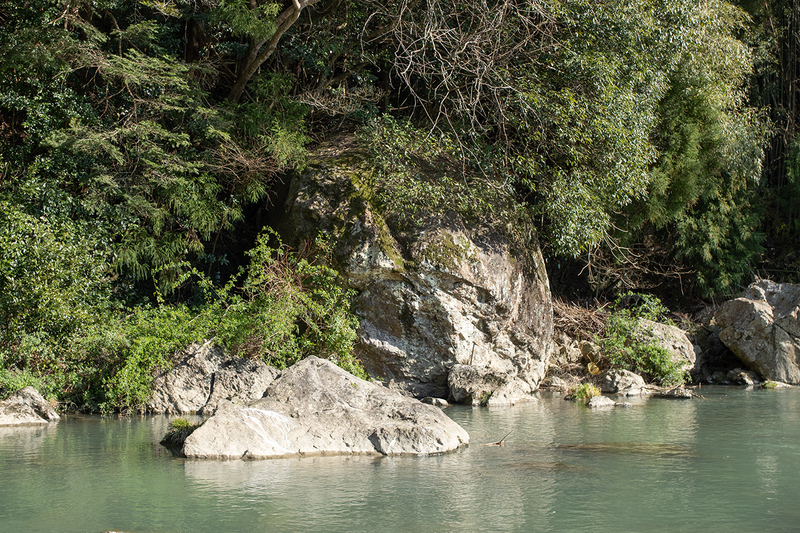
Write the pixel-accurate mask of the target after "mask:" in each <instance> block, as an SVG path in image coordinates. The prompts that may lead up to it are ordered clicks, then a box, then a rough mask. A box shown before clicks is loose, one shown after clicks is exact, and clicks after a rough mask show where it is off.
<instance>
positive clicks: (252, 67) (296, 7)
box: [228, 0, 319, 102]
mask: <svg viewBox="0 0 800 533" xmlns="http://www.w3.org/2000/svg"><path fill="white" fill-rule="evenodd" d="M317 2H319V0H292V5H291V6H289V7H287V8H286V9H284V10H283V11H282V12H281V14H280V15H278V18H276V19H275V25H276V27H277V28H276V30H275V33H274V34H273V35H272V37H270V38H269V40H268V41H267V40H264V41H261V42H255V41H252V42H251V43H250V47H249V48H248V50H247V58H246V60H245V63H244V64H243V65H242V70H241V72H240V73H239V77H238V78H236V82H235V83H234V84H233V87H232V88H231V92H230V93H228V101H229V102H238V101H239V98H241V97H242V94H243V93H244V88H245V86H246V85H247V82H248V81H250V78H252V77H253V74H255V73H256V71H257V70H258V69H259V67H260V66H261V65H263V64H264V61H266V60H267V59H269V57H270V56H271V55H272V54H273V52H275V49H276V48H277V47H278V42H279V41H280V40H281V37H283V34H284V33H286V30H288V29H289V28H291V27H292V25H293V24H294V23H295V22H296V21H297V19H298V18H299V17H300V12H301V11H302V10H303V9H304V8H306V7H308V6H311V5H313V4H316V3H317ZM262 46H263V47H264V48H263V49H261V48H262Z"/></svg>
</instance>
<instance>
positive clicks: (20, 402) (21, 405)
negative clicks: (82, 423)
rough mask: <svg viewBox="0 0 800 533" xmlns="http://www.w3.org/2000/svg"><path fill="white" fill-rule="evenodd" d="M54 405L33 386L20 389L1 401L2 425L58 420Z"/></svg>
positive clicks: (34, 423)
mask: <svg viewBox="0 0 800 533" xmlns="http://www.w3.org/2000/svg"><path fill="white" fill-rule="evenodd" d="M58 419H59V416H58V413H56V411H55V409H53V406H51V405H50V403H49V402H48V401H47V400H45V399H44V398H42V395H41V394H39V391H37V390H36V389H34V388H33V387H25V388H23V389H20V390H18V391H17V392H15V393H14V394H12V395H11V396H9V397H8V398H6V399H5V400H3V401H2V402H0V426H29V425H39V424H47V423H50V422H56V421H57V420H58Z"/></svg>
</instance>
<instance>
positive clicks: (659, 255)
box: [0, 0, 800, 401]
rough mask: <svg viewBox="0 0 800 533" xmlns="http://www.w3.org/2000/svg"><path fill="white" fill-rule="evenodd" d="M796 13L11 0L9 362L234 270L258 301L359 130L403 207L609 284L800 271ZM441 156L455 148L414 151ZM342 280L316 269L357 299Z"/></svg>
mask: <svg viewBox="0 0 800 533" xmlns="http://www.w3.org/2000/svg"><path fill="white" fill-rule="evenodd" d="M797 7H798V6H797V0H781V1H775V2H772V1H770V2H745V1H740V2H727V1H724V0H673V1H665V0H609V1H604V2H596V1H592V0H558V1H556V0H458V1H449V0H448V1H445V0H281V1H277V0H276V1H266V0H30V1H26V2H18V1H15V0H0V26H2V30H3V31H2V32H0V57H2V62H0V74H2V75H0V154H1V155H0V205H2V214H1V217H0V250H2V257H1V258H0V290H1V291H2V294H0V313H2V316H3V317H4V320H3V322H2V325H0V354H2V361H0V363H1V364H0V366H1V367H2V368H4V369H6V370H7V371H10V370H8V369H12V370H13V371H14V372H23V373H24V372H28V371H32V369H35V368H40V369H41V368H44V367H42V366H41V365H40V366H36V365H37V364H39V363H36V362H35V361H33V360H32V359H31V358H30V357H28V356H27V355H24V354H30V353H42V354H44V353H45V352H47V350H50V352H47V353H51V352H52V346H53V343H56V342H61V341H64V340H65V339H74V338H90V337H91V335H90V332H89V331H88V330H87V328H89V327H90V326H91V324H92V322H93V320H95V321H97V320H100V321H103V320H105V321H108V319H107V318H98V317H109V316H113V317H120V316H128V317H134V316H136V317H140V318H141V317H142V316H145V315H146V314H147V313H146V312H145V311H143V309H145V307H143V306H151V308H152V309H156V310H158V309H161V311H152V312H153V313H156V314H158V313H160V312H162V311H163V309H162V308H161V307H159V306H161V305H167V306H168V305H177V306H180V305H187V306H189V307H187V308H186V309H189V310H187V311H186V312H187V313H188V314H187V315H186V316H199V315H198V313H199V311H198V309H199V307H197V306H200V307H202V306H203V305H206V306H209V305H211V304H212V303H213V302H211V300H209V299H208V295H209V294H210V292H209V291H210V288H209V287H211V286H214V287H217V288H220V287H223V286H225V284H226V283H228V282H229V281H230V280H233V279H235V280H238V281H237V282H235V283H234V286H231V287H230V290H231V291H232V293H231V294H236V295H238V296H237V297H242V298H245V300H247V301H248V302H253V301H259V300H258V298H257V297H256V296H255V294H254V293H253V294H250V295H249V296H247V295H248V293H247V290H246V287H245V286H244V283H245V282H244V280H245V279H247V277H246V276H247V275H246V274H245V273H244V270H246V269H247V266H248V264H250V262H251V261H252V255H248V252H250V251H252V250H254V249H257V247H258V246H259V245H257V242H261V241H257V238H258V235H259V234H261V233H262V230H263V229H264V228H263V226H264V225H265V220H266V219H267V218H268V217H266V216H261V214H262V212H264V211H269V210H270V209H271V208H270V201H271V198H272V197H274V195H276V194H277V190H278V185H279V184H280V182H281V179H282V177H283V176H284V173H285V172H286V171H288V170H291V169H297V168H302V166H303V165H304V164H305V155H306V149H307V148H308V146H310V145H313V143H315V142H318V141H321V140H324V139H325V138H327V137H329V136H332V135H335V134H338V133H341V132H343V131H344V132H347V133H356V134H358V135H360V136H361V138H362V139H367V140H368V142H369V146H370V147H371V149H372V152H373V153H372V156H373V162H374V164H375V166H376V169H377V170H378V172H379V174H380V176H382V178H381V179H380V180H379V183H378V185H379V190H378V191H377V193H378V196H377V198H378V199H379V200H380V201H381V202H383V205H384V206H385V207H386V208H387V209H392V210H394V211H396V212H398V215H397V216H398V217H401V218H403V220H402V222H403V223H408V224H413V223H414V216H413V213H415V212H420V210H423V211H425V212H426V213H428V214H430V215H434V216H435V215H437V214H438V215H442V214H443V213H445V212H446V211H450V210H456V211H457V212H459V213H461V214H462V216H464V218H465V219H471V220H478V219H480V220H481V221H483V222H485V223H489V224H491V225H493V226H494V227H495V228H497V229H498V230H501V231H505V232H506V233H507V234H508V236H509V237H510V238H511V240H512V241H513V242H514V245H515V249H516V250H517V251H518V252H519V253H525V250H526V249H527V248H528V247H530V246H533V245H535V243H536V242H537V241H539V242H541V243H542V245H543V248H544V250H545V254H546V256H547V257H548V258H549V260H550V261H551V264H560V263H561V262H562V261H563V262H568V261H578V262H579V263H580V264H581V266H586V267H588V268H585V269H584V272H585V273H586V275H587V276H588V278H589V281H590V282H591V283H592V284H593V286H594V288H595V289H596V290H597V291H598V292H599V291H608V292H609V293H617V292H625V291H627V290H637V289H639V290H641V289H648V288H653V287H658V286H665V285H664V284H666V283H669V279H671V278H672V277H679V278H680V281H679V282H680V284H681V288H682V289H684V288H685V290H686V291H687V292H690V293H693V294H696V295H699V296H710V295H715V294H730V293H732V292H734V291H735V290H736V289H737V287H738V286H739V285H740V284H741V283H743V282H744V281H746V280H747V277H748V276H750V275H751V273H752V272H753V271H754V270H755V269H757V268H758V267H759V266H761V267H764V266H766V267H769V268H774V269H776V270H780V269H781V268H782V267H787V268H788V270H792V268H793V267H794V265H796V261H797V260H796V259H794V256H793V255H792V254H791V253H790V252H788V251H787V250H789V248H791V247H792V246H793V245H795V244H796V243H797V239H798V236H799V235H800V224H799V223H798V222H797V216H796V214H797V208H796V206H797V205H799V204H798V202H797V199H798V194H800V187H798V186H797V177H798V176H800V171H798V168H800V167H798V164H797V161H798V160H800V158H799V157H798V156H797V152H798V148H797V147H798V146H800V143H798V142H797V141H796V139H795V127H794V124H795V120H794V118H795V115H796V109H797V106H795V105H794V104H795V103H796V100H797V93H796V89H795V87H796V83H794V81H795V78H796V65H797V64H798V61H797V57H796V50H797V49H798V47H797V43H798V42H800V40H799V38H798V35H800V33H798V30H797V28H798V24H797V20H796V17H797V13H798V10H797ZM765 150H766V151H765ZM425 158H429V159H431V158H432V159H434V160H442V161H447V164H446V165H443V166H441V168H438V169H437V172H432V173H430V174H429V175H425V176H422V175H418V174H415V173H413V172H410V171H408V170H409V169H410V168H411V167H410V166H409V165H407V163H408V162H413V161H419V160H422V159H425ZM437 158H439V159H437ZM395 208H397V209H395ZM401 208H402V209H401ZM273 244H275V243H273ZM262 245H263V242H262ZM276 246H277V244H276ZM276 249H280V247H278V248H276ZM260 257H261V258H262V263H263V262H264V261H266V259H264V258H265V257H272V256H270V254H269V253H267V252H266V251H264V250H263V249H262V251H261V253H260ZM765 258H766V260H765ZM293 261H294V260H293ZM296 261H300V259H296ZM296 261H295V264H296V265H299V264H300V263H297V262H296ZM793 261H794V262H793ZM240 267H241V268H242V269H244V270H243V271H242V273H241V275H239V276H238V277H237V272H239V269H240ZM304 268H305V267H304ZM328 274H329V273H328ZM326 275H327V274H326ZM312 277H313V276H312ZM323 277H324V276H323ZM334 278H335V276H334V277H331V278H325V280H324V281H319V279H321V278H314V279H317V282H319V283H320V284H322V285H324V286H325V287H326V290H327V291H328V293H327V294H328V295H329V296H330V297H331V298H333V300H336V298H338V296H335V295H340V293H339V292H337V291H338V289H336V288H335V286H336V284H337V283H339V282H338V281H336V280H335V279H334ZM295 279H296V280H297V281H298V283H300V285H302V284H303V283H312V280H311V278H309V277H306V276H300V277H297V278H295ZM204 283H205V284H206V285H205V287H206V288H205V289H203V288H202V287H203V286H204V285H203V284H204ZM209 283H210V284H211V285H208V284H209ZM237 283H238V285H237ZM315 283H316V282H315ZM684 284H685V285H686V286H685V287H684ZM211 292H213V291H211ZM212 300H213V298H212ZM333 300H331V301H333ZM337 301H338V300H337ZM214 305H217V304H214ZM248 305H250V304H248ZM253 305H255V304H253ZM264 305H266V304H264ZM298 305H299V304H298ZM309 305H310V304H309ZM331 305H333V304H331ZM192 306H195V307H192ZM300 307H302V306H300ZM300 307H297V309H300ZM205 309H206V310H208V309H211V308H210V307H206V308H205ZM134 310H136V312H135V313H134V312H133V311H134ZM148 312H149V311H148ZM176 312H177V311H176ZM181 312H183V311H181ZM208 312H210V311H208ZM137 313H138V314H137ZM142 313H144V314H142ZM193 313H194V314H193ZM298 313H300V311H298ZM301 314H302V313H301ZM178 315H180V313H178ZM178 315H175V314H174V313H173V315H170V316H173V317H174V316H178ZM180 316H183V315H180ZM298 316H299V315H298ZM304 316H305V315H304ZM318 316H319V317H322V316H326V315H325V313H323V312H320V313H318ZM92 317H94V318H92ZM132 320H133V319H132ZM136 320H138V319H136ZM176 320H177V319H176ZM314 320H316V319H314ZM314 320H312V319H308V320H306V322H307V324H317V322H315V321H314ZM319 320H320V321H324V320H325V319H323V318H319ZM198 322H199V321H198ZM345 322H347V321H345ZM351 325H352V324H351ZM126 327H128V329H127V330H126V331H133V330H135V329H136V328H135V327H134V326H132V325H131V323H128V325H127V326H126ZM137 327H138V326H137ZM306 327H308V326H307V325H306V326H303V328H306ZM213 329H214V328H213V327H211V326H209V328H207V330H205V332H206V333H207V332H208V331H211V330H213ZM233 329H235V328H233ZM312 329H313V328H312ZM323 329H324V328H323ZM136 331H144V330H136ZM231 331H233V330H231ZM297 331H298V332H299V331H300V330H297ZM303 331H306V330H305V329H303ZM298 334H299V333H298ZM187 335H188V334H187ZM192 335H194V333H192ZM231 335H233V334H231ZM337 335H338V334H337ZM190 336H191V335H189V337H190ZM340 336H342V338H349V337H347V335H346V334H343V333H342V334H341V335H340ZM323 337H324V335H323ZM182 338H183V337H182ZM186 338H188V337H186ZM233 338H234V337H230V339H233ZM297 338H298V339H299V338H300V337H297ZM320 339H322V337H320V338H318V339H317V340H316V341H314V342H319V343H323V344H324V342H329V341H330V339H328V340H326V341H323V340H320ZM184 340H185V339H184ZM231 342H234V341H233V340H231ZM302 342H305V341H301V340H297V342H296V343H295V344H296V345H297V346H300V345H302ZM330 342H333V341H330ZM348 342H349V341H348ZM37 343H38V344H37ZM48 343H50V344H48ZM298 343H299V344H298ZM344 344H346V343H344ZM34 345H35V346H39V348H36V349H33V348H30V347H31V346H34ZM42 346H50V348H47V350H45V349H44V348H42ZM81 349H83V352H80V350H78V351H77V352H75V360H76V361H79V360H81V361H83V360H89V359H91V356H89V355H87V354H89V353H94V354H95V355H96V354H97V351H96V350H95V348H91V347H84V348H81ZM36 350H39V351H38V352H36ZM92 350H95V351H92ZM79 352H80V353H79ZM98 357H99V356H98ZM102 357H107V358H109V360H111V359H114V357H116V356H113V357H112V356H111V355H107V356H106V355H104V356H102ZM81 358H84V359H81ZM86 358H89V359H86ZM34 359H35V358H34ZM46 359H47V357H45V356H44V355H42V356H41V357H40V360H41V361H44V360H46ZM123 359H124V358H123ZM115 361H116V363H114V365H116V366H114V365H109V366H108V368H111V367H113V368H116V369H117V370H119V368H123V367H124V364H123V363H122V362H120V361H117V360H115ZM50 363H52V364H55V363H53V361H52V360H51V361H50ZM50 363H48V364H50ZM76 364H77V363H76ZM117 370H113V371H112V370H108V372H109V373H110V374H109V375H108V376H104V375H98V376H95V378H92V379H96V382H97V383H100V382H103V383H106V384H112V383H121V382H119V381H114V379H115V378H114V375H116V374H114V372H116V371H117ZM42 371H44V370H42ZM53 371H54V372H55V370H53ZM103 380H106V381H103ZM92 386H94V385H92ZM109 386H111V385H109ZM114 386H116V385H114ZM63 387H64V388H66V389H69V388H70V387H72V388H73V389H75V390H79V389H81V387H83V389H84V390H88V389H89V388H91V387H90V386H89V385H86V384H84V385H78V384H75V383H72V384H69V383H66V382H65V383H64V384H63ZM117 397H119V396H117ZM98 401H101V400H98Z"/></svg>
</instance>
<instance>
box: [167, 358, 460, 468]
mask: <svg viewBox="0 0 800 533" xmlns="http://www.w3.org/2000/svg"><path fill="white" fill-rule="evenodd" d="M468 443H469V435H468V434H467V432H466V431H464V429H463V428H461V426H459V425H458V424H456V423H455V422H453V421H452V420H451V419H450V418H448V417H447V415H445V414H444V413H443V412H442V410H441V409H440V408H438V407H435V406H433V405H428V404H424V403H422V402H420V401H418V400H415V399H413V398H409V397H407V396H403V395H402V394H400V393H399V392H397V391H393V390H391V389H388V388H386V387H384V386H382V385H380V384H377V383H374V382H369V381H364V380H362V379H359V378H357V377H355V376H353V375H352V374H349V373H348V372H346V371H344V370H342V369H341V368H339V367H338V366H336V365H334V364H333V363H331V362H329V361H326V360H324V359H320V358H318V357H313V356H312V357H308V358H306V359H303V360H302V361H300V362H298V363H296V364H294V365H293V366H291V367H290V368H288V369H286V370H284V371H283V372H282V373H281V375H280V377H278V378H276V379H275V381H273V382H272V383H271V384H270V386H269V388H268V389H267V391H266V393H265V396H264V398H262V399H261V400H258V401H257V402H254V403H252V404H250V405H248V406H247V407H238V408H237V407H234V406H231V405H228V406H227V407H222V408H220V409H219V410H218V411H217V414H215V415H214V416H213V417H211V418H210V419H208V421H207V422H206V423H205V424H203V425H202V426H201V427H200V428H198V429H197V430H196V431H194V432H193V433H192V434H191V435H190V436H189V437H188V438H187V439H186V442H185V443H184V448H183V454H184V455H186V457H193V458H200V459H237V458H242V459H268V458H277V457H288V456H294V455H349V454H371V455H400V454H412V455H426V454H433V453H442V452H448V451H451V450H455V449H456V448H458V447H459V446H462V445H465V444H468Z"/></svg>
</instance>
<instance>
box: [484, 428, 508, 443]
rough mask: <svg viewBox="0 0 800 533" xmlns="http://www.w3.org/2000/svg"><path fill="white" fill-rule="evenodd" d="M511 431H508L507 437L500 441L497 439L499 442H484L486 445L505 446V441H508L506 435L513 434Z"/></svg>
mask: <svg viewBox="0 0 800 533" xmlns="http://www.w3.org/2000/svg"><path fill="white" fill-rule="evenodd" d="M511 431H514V430H513V429H512V430H511ZM511 431H509V432H508V433H506V435H505V437H503V438H502V439H500V440H499V441H497V442H490V443H487V444H484V446H503V445H505V442H506V437H508V436H509V435H511Z"/></svg>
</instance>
